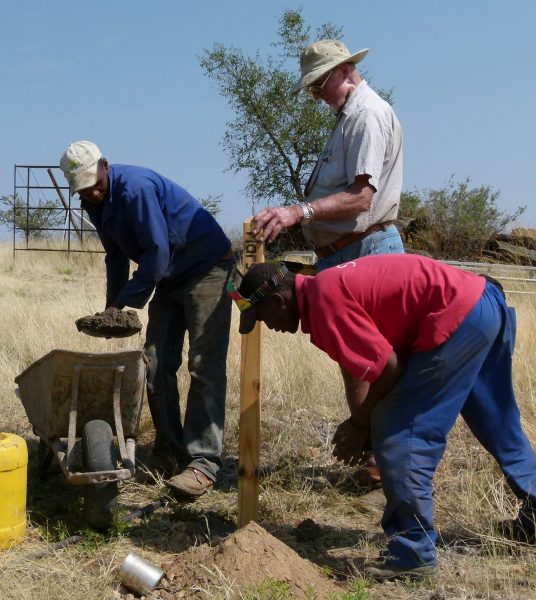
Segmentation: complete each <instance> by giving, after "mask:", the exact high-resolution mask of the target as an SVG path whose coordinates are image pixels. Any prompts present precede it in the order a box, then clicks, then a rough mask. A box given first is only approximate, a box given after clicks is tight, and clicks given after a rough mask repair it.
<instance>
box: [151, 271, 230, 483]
mask: <svg viewBox="0 0 536 600" xmlns="http://www.w3.org/2000/svg"><path fill="white" fill-rule="evenodd" d="M234 264H235V263H234V260H226V261H222V262H221V263H219V264H217V265H216V266H214V267H213V268H212V269H211V270H210V271H209V272H208V273H206V274H204V275H202V276H197V277H195V278H193V279H190V280H188V281H185V282H182V283H180V284H178V285H175V286H172V285H171V286H170V285H166V286H158V287H157V289H156V291H155V294H154V296H153V299H152V300H151V302H150V303H149V321H148V324H147V337H146V342H145V353H146V355H147V357H148V359H149V363H148V374H147V392H148V394H147V395H148V400H149V407H150V409H151V415H152V418H153V423H154V426H155V442H154V447H153V454H154V455H155V456H159V455H160V456H168V457H175V458H176V459H177V460H178V461H179V462H182V463H184V462H185V461H186V462H189V463H190V464H191V465H192V466H195V467H196V468H198V469H199V470H200V471H203V473H205V474H206V475H207V476H208V477H210V478H211V479H213V480H215V479H216V474H217V473H218V471H219V469H220V467H221V464H222V462H221V454H222V446H223V426H224V420H225V395H226V386H227V374H226V360H227V348H228V346H229V329H230V324H231V299H230V298H229V297H228V295H227V292H226V285H227V281H228V279H229V277H230V276H231V272H232V270H233V267H234ZM186 332H188V342H189V350H188V371H189V373H190V377H191V381H190V388H189V391H188V398H187V400H186V407H185V414H184V425H182V424H181V414H180V408H179V391H178V387H177V371H178V369H179V367H180V366H181V363H182V350H183V344H184V336H185V334H186Z"/></svg>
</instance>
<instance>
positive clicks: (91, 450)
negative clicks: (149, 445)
mask: <svg viewBox="0 0 536 600" xmlns="http://www.w3.org/2000/svg"><path fill="white" fill-rule="evenodd" d="M82 456H83V458H84V466H85V468H86V471H87V472H90V471H111V470H113V469H116V468H117V452H116V449H115V444H114V435H113V432H112V428H111V427H110V425H109V424H108V423H107V422H106V421H100V420H94V421H88V422H87V423H86V424H85V425H84V429H83V430H82ZM84 488H85V489H84V512H85V516H86V520H87V522H88V524H89V525H90V526H91V527H93V528H95V529H107V528H108V527H109V526H110V525H111V523H112V519H113V516H114V512H115V511H116V508H117V495H118V490H117V482H111V483H97V484H91V485H85V486H84Z"/></svg>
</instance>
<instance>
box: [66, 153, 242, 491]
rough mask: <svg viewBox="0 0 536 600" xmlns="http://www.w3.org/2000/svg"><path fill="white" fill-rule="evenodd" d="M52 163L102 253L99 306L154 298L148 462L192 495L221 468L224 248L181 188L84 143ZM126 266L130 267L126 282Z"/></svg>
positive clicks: (228, 267)
mask: <svg viewBox="0 0 536 600" xmlns="http://www.w3.org/2000/svg"><path fill="white" fill-rule="evenodd" d="M60 166H61V169H62V171H63V173H64V175H65V177H66V179H67V181H68V182H69V188H70V191H71V194H74V193H78V194H79V195H80V198H81V199H82V202H81V206H82V208H83V209H84V210H86V211H87V213H88V215H89V218H90V219H91V221H92V223H93V224H94V225H95V228H96V230H97V233H98V235H99V237H100V239H101V242H102V245H103V246H104V249H105V251H106V258H105V263H106V282H107V285H106V308H110V307H113V308H119V309H122V308H124V307H125V306H130V307H133V308H142V307H143V306H144V305H145V304H146V303H147V302H148V300H149V298H150V297H151V295H153V292H154V295H153V297H152V300H151V302H150V303H149V320H148V324H147V335H146V342H145V347H144V350H145V353H146V355H147V357H148V359H149V362H148V374H147V391H148V400H149V407H150V409H151V415H152V418H153V422H154V425H155V442H154V446H153V456H152V466H153V467H154V468H155V470H156V471H157V472H159V474H161V475H163V476H164V477H166V478H167V477H170V479H169V480H168V481H167V484H168V486H169V487H170V488H171V490H172V491H173V492H175V493H176V494H178V495H181V496H189V497H196V496H199V495H201V494H203V493H204V492H206V491H207V490H208V489H210V487H211V486H212V485H213V483H214V481H215V479H216V475H217V473H218V471H219V469H220V467H221V464H222V463H221V454H222V446H223V426H224V417H225V393H226V384H227V378H226V359H227V348H228V344H229V328H230V321H231V303H230V300H229V298H228V296H227V293H226V285H227V281H228V279H229V277H230V274H231V272H232V269H233V266H234V259H233V253H232V251H231V243H230V241H229V240H228V239H227V237H226V235H225V234H224V232H223V231H222V229H221V227H220V226H219V225H218V223H217V222H216V221H215V219H214V218H213V217H212V215H211V214H210V213H209V212H208V211H207V210H205V209H204V208H203V207H202V206H201V205H200V204H199V203H198V202H197V201H196V200H195V199H194V198H193V197H192V196H191V195H190V194H189V193H188V192H187V191H186V190H184V189H183V188H182V187H180V186H179V185H177V184H176V183H174V182H173V181H170V180H169V179H166V178H165V177H163V176H162V175H159V174H158V173H156V172H155V171H152V170H150V169H146V168H142V167H136V166H132V165H119V164H113V165H111V164H109V163H108V162H107V160H106V159H105V158H104V157H103V155H102V153H101V151H100V150H99V149H98V147H97V146H96V145H95V144H93V143H92V142H88V141H79V142H75V143H73V144H70V145H69V146H68V147H67V149H66V151H65V152H64V153H63V155H62V157H61V161H60ZM130 261H133V262H135V263H137V265H138V268H137V270H136V271H134V273H133V274H132V277H130V278H129V273H130ZM186 332H188V341H189V352H188V369H189V372H190V375H191V384H190V389H189V392H188V399H187V403H186V408H185V416H184V424H181V418H180V409H179V393H178V388H177V371H178V369H179V367H180V365H181V362H182V349H183V342H184V336H185V333H186ZM177 470H179V471H180V472H179V473H178V474H175V473H176V472H177ZM174 474H175V475H174Z"/></svg>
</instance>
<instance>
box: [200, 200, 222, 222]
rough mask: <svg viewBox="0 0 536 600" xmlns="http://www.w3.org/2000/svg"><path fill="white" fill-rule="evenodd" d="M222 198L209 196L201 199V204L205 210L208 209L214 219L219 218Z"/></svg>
mask: <svg viewBox="0 0 536 600" xmlns="http://www.w3.org/2000/svg"><path fill="white" fill-rule="evenodd" d="M220 198H221V195H220V196H207V197H206V198H199V203H200V204H201V206H202V207H203V208H206V209H207V210H208V212H209V213H210V214H211V215H212V216H213V217H217V216H218V215H219V214H220V211H221V206H220V202H221V200H220Z"/></svg>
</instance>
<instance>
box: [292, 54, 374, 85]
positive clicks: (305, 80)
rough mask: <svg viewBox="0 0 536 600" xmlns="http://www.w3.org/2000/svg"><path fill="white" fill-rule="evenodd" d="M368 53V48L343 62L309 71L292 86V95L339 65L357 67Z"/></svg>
mask: <svg viewBox="0 0 536 600" xmlns="http://www.w3.org/2000/svg"><path fill="white" fill-rule="evenodd" d="M368 51H369V49H368V48H363V50H359V52H356V53H355V54H352V55H351V56H347V57H346V58H343V59H342V60H334V61H333V62H330V63H326V64H324V65H322V66H321V67H319V68H318V69H314V70H313V71H309V73H306V74H305V75H302V76H301V77H300V79H299V80H298V81H297V82H296V83H295V84H294V85H293V86H292V88H291V90H290V93H291V94H292V95H293V96H295V95H296V94H298V93H299V92H300V90H303V88H305V87H307V86H308V85H311V84H312V83H313V82H314V81H316V80H317V79H320V77H322V75H325V74H326V73H328V72H329V71H331V70H332V69H334V68H335V67H338V66H339V65H342V64H344V63H354V65H356V64H357V63H359V62H361V61H362V60H363V59H364V58H365V56H366V55H367V54H368Z"/></svg>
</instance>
